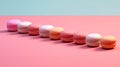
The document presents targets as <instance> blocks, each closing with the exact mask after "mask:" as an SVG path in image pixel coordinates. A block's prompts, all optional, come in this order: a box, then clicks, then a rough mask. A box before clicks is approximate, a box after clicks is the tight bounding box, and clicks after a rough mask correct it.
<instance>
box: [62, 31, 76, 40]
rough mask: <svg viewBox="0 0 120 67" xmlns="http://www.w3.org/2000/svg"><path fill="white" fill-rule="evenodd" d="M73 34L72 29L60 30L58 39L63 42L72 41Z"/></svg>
mask: <svg viewBox="0 0 120 67" xmlns="http://www.w3.org/2000/svg"><path fill="white" fill-rule="evenodd" d="M73 35H74V32H73V31H66V30H65V31H62V32H61V34H60V39H61V40H62V41H63V42H72V41H73Z"/></svg>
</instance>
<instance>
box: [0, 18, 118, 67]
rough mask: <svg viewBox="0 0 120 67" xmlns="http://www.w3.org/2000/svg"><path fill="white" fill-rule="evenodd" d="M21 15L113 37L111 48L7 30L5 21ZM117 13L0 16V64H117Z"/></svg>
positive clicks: (52, 66)
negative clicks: (115, 42) (113, 42)
mask: <svg viewBox="0 0 120 67" xmlns="http://www.w3.org/2000/svg"><path fill="white" fill-rule="evenodd" d="M15 18H17V19H21V20H27V21H31V22H33V23H35V24H36V23H39V24H53V25H55V26H62V27H64V28H65V29H67V30H70V29H71V30H75V31H77V32H87V33H91V32H95V33H101V34H102V35H114V36H116V37H117V46H116V48H115V49H113V50H103V49H100V48H89V47H86V46H84V45H74V44H73V43H62V42H61V41H59V40H58V41H52V40H50V39H49V38H39V36H29V35H28V34H18V33H17V32H7V31H6V22H7V21H8V20H10V19H15ZM119 30H120V16H0V67H120V45H119V44H120V32H119Z"/></svg>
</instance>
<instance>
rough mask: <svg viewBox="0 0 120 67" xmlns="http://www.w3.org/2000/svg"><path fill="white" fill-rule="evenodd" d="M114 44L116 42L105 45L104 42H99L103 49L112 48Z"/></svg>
mask: <svg viewBox="0 0 120 67" xmlns="http://www.w3.org/2000/svg"><path fill="white" fill-rule="evenodd" d="M115 46H116V43H114V44H111V45H105V44H101V47H102V48H103V49H113V48H114V47H115Z"/></svg>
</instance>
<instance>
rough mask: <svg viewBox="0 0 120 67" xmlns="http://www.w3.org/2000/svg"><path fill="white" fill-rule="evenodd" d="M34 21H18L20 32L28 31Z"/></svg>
mask: <svg viewBox="0 0 120 67" xmlns="http://www.w3.org/2000/svg"><path fill="white" fill-rule="evenodd" d="M31 24H32V23H31V22H29V21H24V22H21V23H18V25H17V30H18V32H19V33H28V26H29V25H31Z"/></svg>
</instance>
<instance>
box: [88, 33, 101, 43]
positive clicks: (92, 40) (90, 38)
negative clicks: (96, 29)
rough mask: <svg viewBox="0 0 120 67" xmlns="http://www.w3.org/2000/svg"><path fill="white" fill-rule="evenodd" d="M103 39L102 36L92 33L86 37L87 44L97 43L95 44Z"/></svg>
mask: <svg viewBox="0 0 120 67" xmlns="http://www.w3.org/2000/svg"><path fill="white" fill-rule="evenodd" d="M101 38H102V36H101V35H100V34H97V33H91V34H88V35H87V36H86V42H89V43H95V42H98V41H100V39H101Z"/></svg>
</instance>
